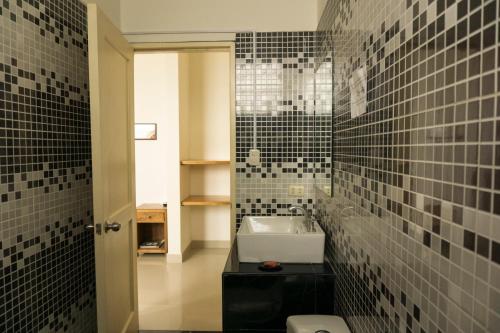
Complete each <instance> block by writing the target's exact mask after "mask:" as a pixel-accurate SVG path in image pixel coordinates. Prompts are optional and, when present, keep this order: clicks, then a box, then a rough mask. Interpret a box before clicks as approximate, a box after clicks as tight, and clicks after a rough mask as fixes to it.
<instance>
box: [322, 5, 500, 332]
mask: <svg viewBox="0 0 500 333" xmlns="http://www.w3.org/2000/svg"><path fill="white" fill-rule="evenodd" d="M499 22H500V5H499V3H498V1H496V0H462V1H455V0H446V1H445V0H429V1H427V0H425V1H421V0H389V1H387V0H374V1H359V0H330V1H329V2H328V4H327V7H326V10H325V13H324V15H323V17H322V19H321V22H320V25H319V28H318V36H319V38H320V40H319V41H318V43H319V48H318V49H319V50H323V52H325V50H332V51H333V55H334V57H333V58H334V112H333V122H334V133H335V134H334V155H333V160H334V175H333V176H334V191H333V192H334V197H333V198H329V197H327V196H326V195H324V194H323V193H322V192H321V191H318V197H319V203H318V207H319V212H320V214H319V215H320V217H321V218H320V220H321V223H322V225H323V227H324V228H325V229H326V231H327V233H328V239H329V241H328V244H327V250H328V251H327V254H328V257H329V258H330V259H331V261H332V262H333V263H334V266H335V268H336V272H337V273H338V280H337V281H338V286H337V289H336V290H337V292H338V293H337V299H338V302H339V304H338V308H339V309H340V310H341V312H342V313H343V315H344V316H345V317H346V318H347V321H348V323H349V325H350V327H351V329H352V331H353V332H354V333H359V332H443V333H444V332H467V333H470V332H491V333H493V332H500V94H499V91H500V72H499V68H500V43H499V42H500V23H499ZM360 66H366V68H367V73H368V78H367V86H368V91H367V97H368V98H367V99H368V107H367V110H368V112H367V113H366V114H364V115H362V116H359V117H357V118H354V119H351V115H350V111H351V109H350V89H349V78H350V77H351V75H352V73H353V71H354V70H356V69H358V68H359V67H360Z"/></svg>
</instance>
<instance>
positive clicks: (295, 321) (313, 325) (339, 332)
mask: <svg viewBox="0 0 500 333" xmlns="http://www.w3.org/2000/svg"><path fill="white" fill-rule="evenodd" d="M286 332H287V333H316V332H317V333H350V332H351V331H350V330H349V327H347V324H346V323H345V321H344V319H342V318H341V317H337V316H322V315H305V316H291V317H288V319H287V320H286Z"/></svg>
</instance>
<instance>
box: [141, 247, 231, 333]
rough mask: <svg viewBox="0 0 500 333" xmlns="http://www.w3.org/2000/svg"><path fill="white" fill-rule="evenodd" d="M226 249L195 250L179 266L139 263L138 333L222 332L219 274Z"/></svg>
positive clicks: (147, 259) (152, 258)
mask: <svg viewBox="0 0 500 333" xmlns="http://www.w3.org/2000/svg"><path fill="white" fill-rule="evenodd" d="M228 253H229V249H197V250H193V252H192V255H191V256H190V258H189V259H188V260H186V261H185V262H184V263H182V264H174V263H166V260H165V257H163V256H160V255H144V256H142V257H140V258H139V260H138V265H137V266H138V267H137V268H138V280H139V281H138V283H139V326H140V329H141V331H153V332H156V333H163V332H168V331H173V332H179V331H180V332H183V331H187V332H189V331H198V332H199V331H205V332H213V331H222V296H221V295H222V287H221V284H222V282H221V274H222V270H223V269H224V264H225V262H226V259H227V255H228ZM173 332H172V333H173Z"/></svg>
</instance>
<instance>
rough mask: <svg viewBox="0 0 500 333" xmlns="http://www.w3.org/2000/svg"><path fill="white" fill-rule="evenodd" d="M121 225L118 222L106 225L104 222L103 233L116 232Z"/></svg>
mask: <svg viewBox="0 0 500 333" xmlns="http://www.w3.org/2000/svg"><path fill="white" fill-rule="evenodd" d="M121 227H122V225H121V224H120V223H118V222H113V223H108V222H106V223H105V224H104V231H105V232H108V231H110V230H111V231H114V232H117V231H119V230H120V229H121Z"/></svg>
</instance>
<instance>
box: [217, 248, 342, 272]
mask: <svg viewBox="0 0 500 333" xmlns="http://www.w3.org/2000/svg"><path fill="white" fill-rule="evenodd" d="M281 267H282V270H280V271H276V272H264V271H261V270H260V269H259V263H242V262H240V261H239V260H238V246H237V241H236V240H235V241H234V242H233V245H232V247H231V251H230V252H229V256H228V258H227V261H226V266H225V267H224V272H223V273H222V275H223V276H227V275H240V274H241V275H249V274H251V275H298V274H314V275H333V274H334V273H333V271H332V268H331V266H330V265H329V264H328V263H327V262H324V263H323V264H288V263H282V264H281Z"/></svg>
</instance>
